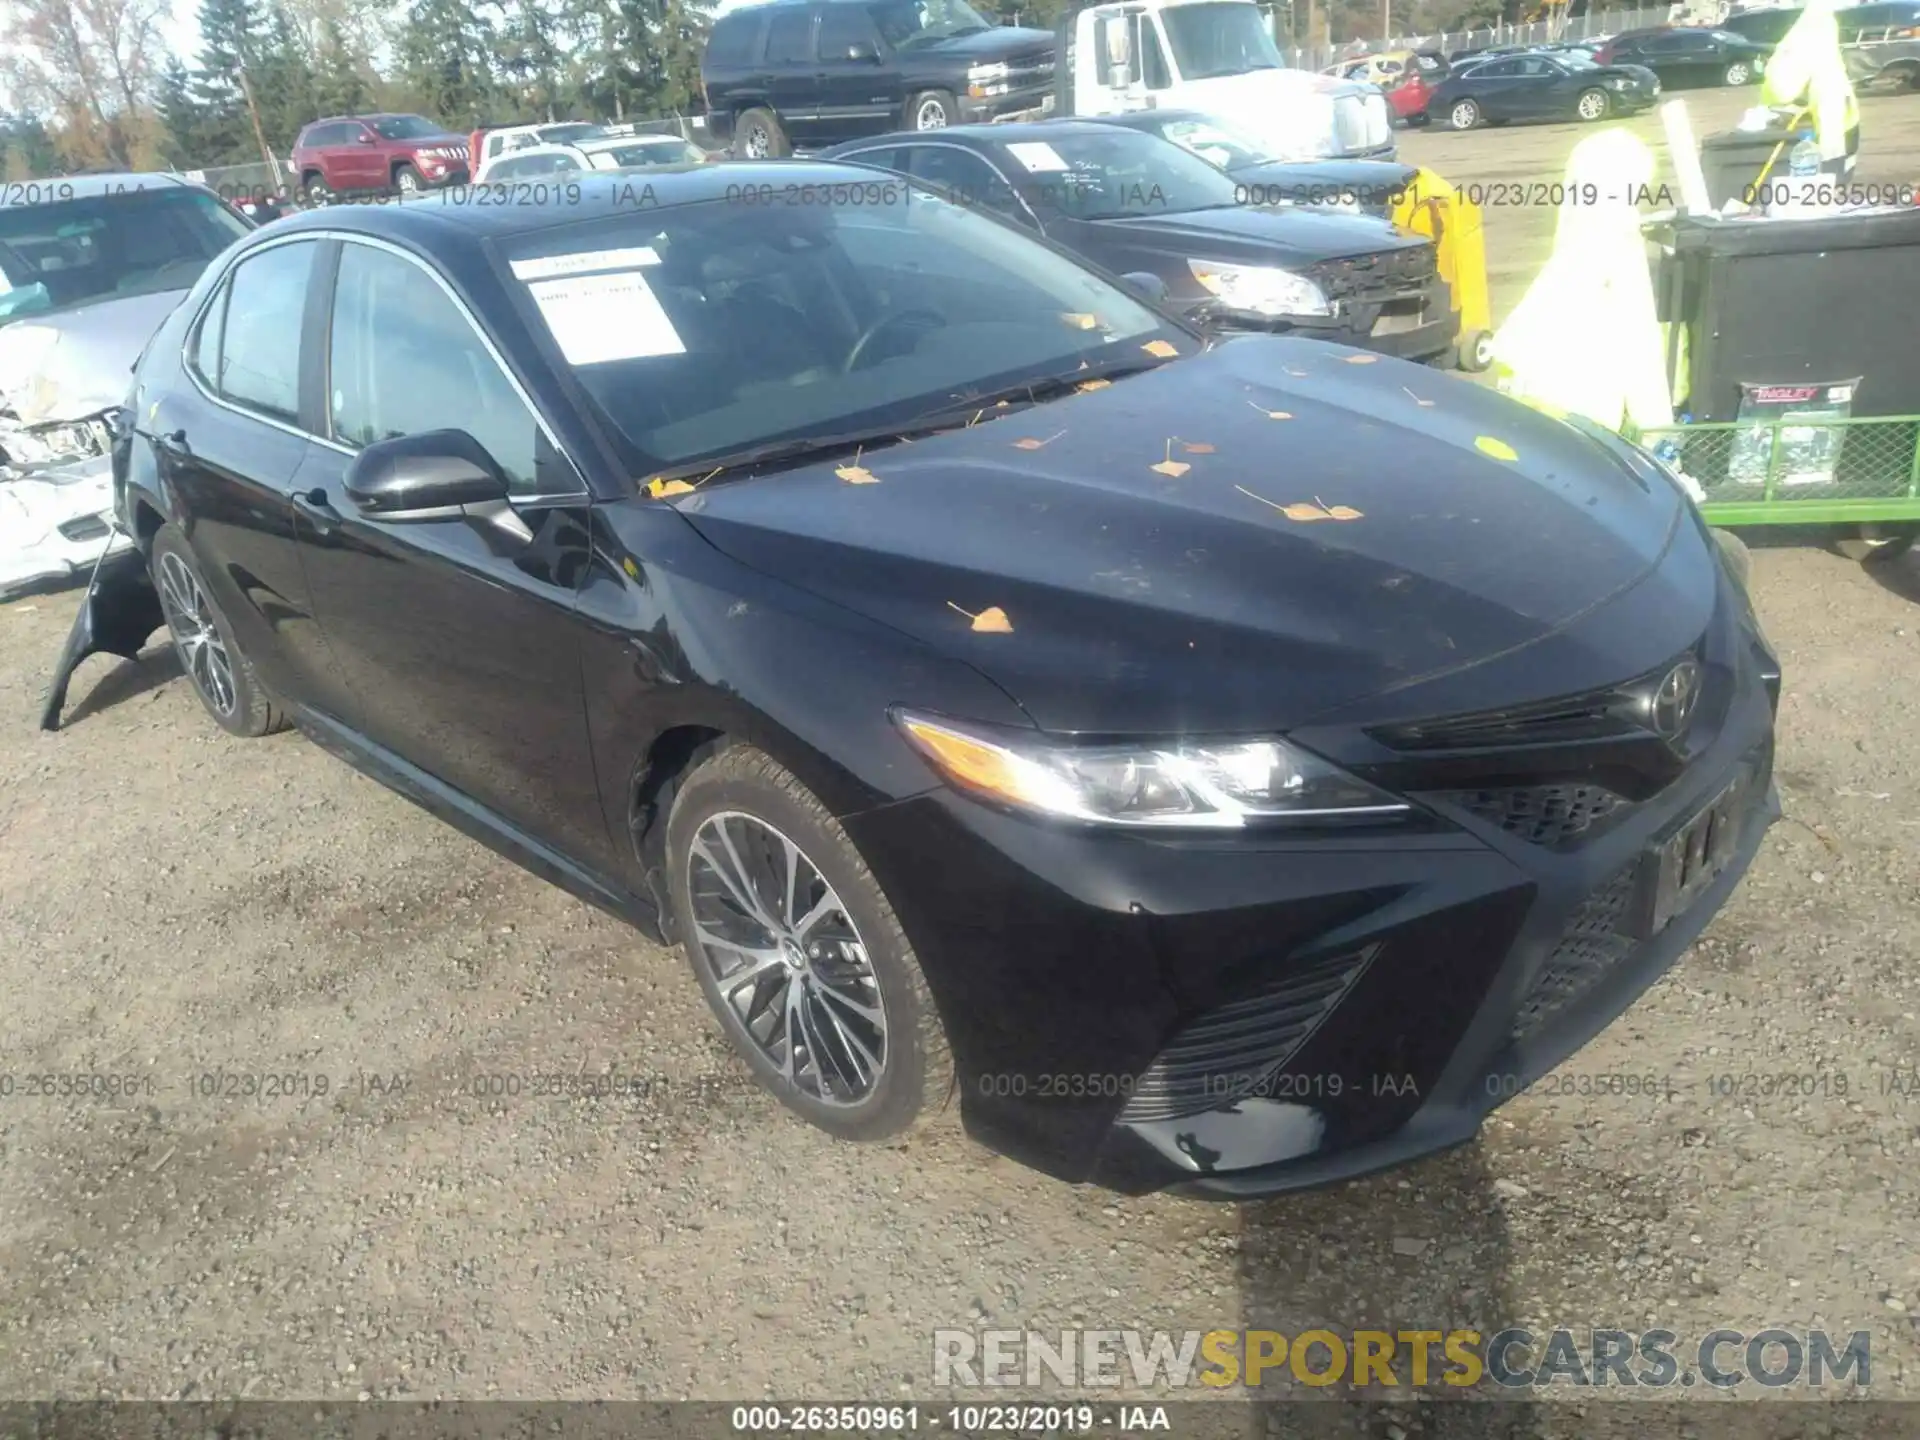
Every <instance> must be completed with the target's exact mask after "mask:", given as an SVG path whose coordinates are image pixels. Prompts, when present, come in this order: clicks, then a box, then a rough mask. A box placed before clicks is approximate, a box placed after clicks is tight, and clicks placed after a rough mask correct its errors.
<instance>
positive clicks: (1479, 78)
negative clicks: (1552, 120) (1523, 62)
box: [1465, 59, 1526, 120]
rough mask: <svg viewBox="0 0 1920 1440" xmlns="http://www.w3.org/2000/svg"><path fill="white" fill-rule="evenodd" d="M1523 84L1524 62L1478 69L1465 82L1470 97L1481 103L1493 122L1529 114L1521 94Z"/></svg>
mask: <svg viewBox="0 0 1920 1440" xmlns="http://www.w3.org/2000/svg"><path fill="white" fill-rule="evenodd" d="M1520 84H1521V80H1520V62H1519V61H1518V60H1514V59H1507V60H1489V61H1487V63H1486V64H1484V65H1476V66H1474V67H1473V73H1472V74H1471V75H1469V76H1468V77H1467V79H1466V81H1465V87H1466V90H1467V93H1468V94H1470V95H1471V96H1472V97H1473V98H1474V99H1475V100H1477V101H1479V102H1480V109H1481V112H1482V113H1483V114H1484V115H1485V116H1486V117H1487V118H1488V119H1489V120H1513V119H1517V118H1519V117H1520V116H1521V115H1523V114H1525V113H1526V102H1525V100H1524V99H1523V98H1522V97H1521V96H1520V95H1519V94H1518V90H1519V87H1520Z"/></svg>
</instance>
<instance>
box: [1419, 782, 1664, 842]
mask: <svg viewBox="0 0 1920 1440" xmlns="http://www.w3.org/2000/svg"><path fill="white" fill-rule="evenodd" d="M1439 798H1441V799H1443V800H1445V801H1446V802H1447V803H1449V804H1452V805H1457V806H1459V807H1460V808H1461V809H1462V810H1465V811H1466V812H1467V813H1468V814H1469V815H1472V816H1474V817H1475V818H1476V819H1480V820H1484V821H1486V822H1487V823H1488V824H1489V825H1498V826H1499V827H1500V828H1501V829H1502V830H1504V831H1506V832H1507V834H1509V835H1512V836H1514V837H1515V838H1517V839H1520V840H1525V841H1528V842H1530V843H1531V844H1534V845H1545V846H1548V847H1549V848H1555V849H1557V848H1559V847H1561V846H1564V845H1569V844H1572V843H1573V842H1574V841H1576V840H1578V839H1580V838H1581V837H1582V836H1584V835H1585V834H1586V833H1587V831H1589V830H1591V829H1592V828H1593V827H1594V826H1595V825H1598V824H1599V823H1600V822H1601V821H1603V820H1605V819H1606V818H1607V817H1608V816H1610V815H1612V814H1613V813H1614V812H1615V811H1616V810H1618V809H1620V808H1621V807H1622V806H1624V805H1625V804H1626V803H1627V802H1626V801H1625V800H1624V799H1622V798H1621V797H1620V796H1618V795H1616V794H1614V793H1613V791H1611V790H1608V789H1605V788H1604V787H1602V786H1599V785H1527V786H1519V787H1515V788H1513V789H1502V790H1460V791H1454V792H1451V793H1448V794H1445V795H1442V796H1441V797H1439Z"/></svg>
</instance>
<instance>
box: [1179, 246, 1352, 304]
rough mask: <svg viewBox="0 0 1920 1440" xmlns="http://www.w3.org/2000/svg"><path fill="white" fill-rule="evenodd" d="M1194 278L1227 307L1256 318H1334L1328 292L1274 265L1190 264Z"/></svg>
mask: <svg viewBox="0 0 1920 1440" xmlns="http://www.w3.org/2000/svg"><path fill="white" fill-rule="evenodd" d="M1187 268H1188V269H1189V270H1191V271H1192V272H1193V278H1194V279H1196V280H1198V281H1199V282H1200V283H1201V284H1202V285H1203V286H1205V287H1206V289H1207V292H1208V293H1209V294H1211V295H1213V296H1215V297H1216V298H1217V299H1218V300H1220V302H1221V303H1222V304H1224V305H1227V306H1229V307H1231V308H1232V309H1235V310H1245V311H1248V312H1250V313H1251V314H1254V315H1331V314H1333V305H1332V303H1331V302H1330V301H1328V299H1327V292H1326V291H1324V290H1322V289H1321V288H1320V287H1319V286H1318V285H1316V284H1314V283H1313V281H1311V280H1309V279H1307V277H1306V276H1304V275H1296V274H1294V273H1293V271H1291V270H1281V269H1278V268H1277V267H1275V266H1271V265H1221V264H1218V263H1216V262H1215V261H1212V260H1189V261H1187Z"/></svg>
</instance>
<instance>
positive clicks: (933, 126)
mask: <svg viewBox="0 0 1920 1440" xmlns="http://www.w3.org/2000/svg"><path fill="white" fill-rule="evenodd" d="M959 121H960V107H959V106H958V105H956V104H955V103H954V100H953V96H951V95H949V94H948V93H947V92H946V91H944V90H922V91H921V92H920V93H919V94H918V95H916V96H914V97H913V98H912V99H911V100H909V101H908V102H907V128H908V129H909V130H944V129H946V128H947V127H948V126H949V125H956V124H958V123H959Z"/></svg>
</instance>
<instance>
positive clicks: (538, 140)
mask: <svg viewBox="0 0 1920 1440" xmlns="http://www.w3.org/2000/svg"><path fill="white" fill-rule="evenodd" d="M606 133H607V132H606V130H605V128H604V127H602V126H599V125H596V124H594V123H593V122H592V121H590V120H560V121H556V122H553V123H551V124H546V125H505V126H502V127H501V128H499V129H497V130H483V131H481V132H480V150H479V153H478V154H476V155H473V156H472V157H470V163H471V168H472V170H473V173H474V174H475V175H476V176H477V175H479V173H480V172H481V171H482V170H484V169H486V168H487V166H488V165H489V164H491V163H492V162H493V161H495V160H498V159H500V158H501V157H502V156H503V155H511V154H514V153H516V152H517V151H521V150H525V149H528V148H529V147H531V146H534V145H577V144H579V143H580V142H581V141H582V140H594V139H597V138H599V137H600V136H602V135H605V134H606Z"/></svg>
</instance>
